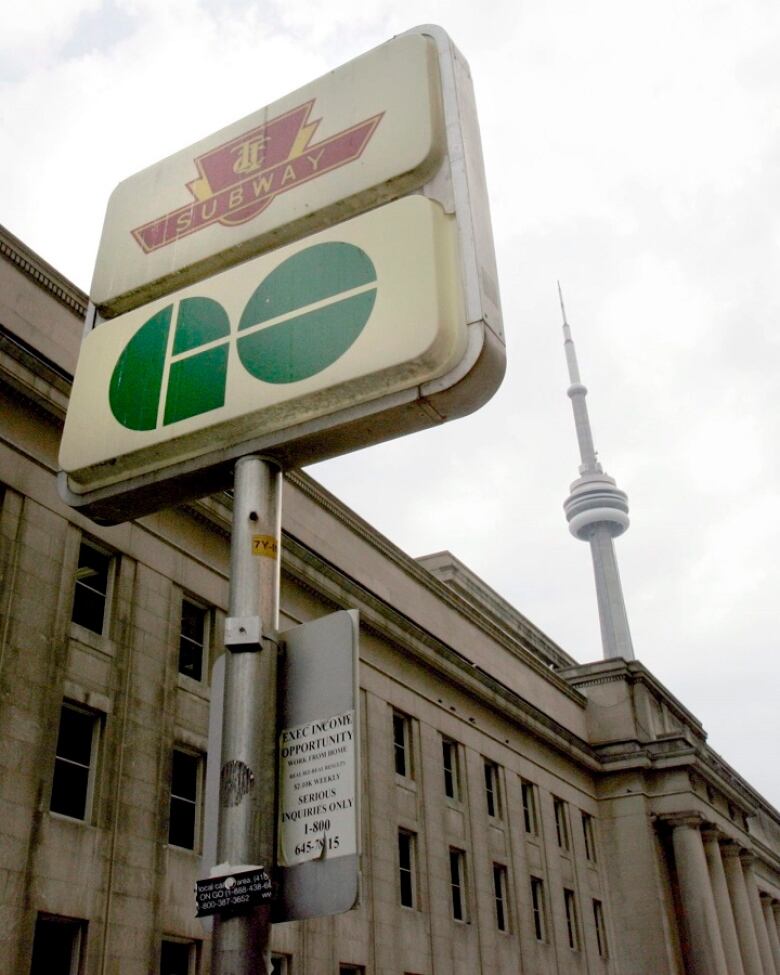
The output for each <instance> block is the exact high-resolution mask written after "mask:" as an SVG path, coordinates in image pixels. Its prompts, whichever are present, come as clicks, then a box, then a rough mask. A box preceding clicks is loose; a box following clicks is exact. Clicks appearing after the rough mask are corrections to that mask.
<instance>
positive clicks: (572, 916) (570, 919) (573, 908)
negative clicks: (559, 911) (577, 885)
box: [563, 888, 580, 951]
mask: <svg viewBox="0 0 780 975" xmlns="http://www.w3.org/2000/svg"><path fill="white" fill-rule="evenodd" d="M563 906H564V908H565V910H566V934H567V936H568V938H569V947H570V948H571V949H572V951H577V950H578V949H579V947H580V937H579V931H578V929H577V902H576V900H575V898H574V891H573V890H566V889H565V888H564V891H563Z"/></svg>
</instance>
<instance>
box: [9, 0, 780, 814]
mask: <svg viewBox="0 0 780 975" xmlns="http://www.w3.org/2000/svg"><path fill="white" fill-rule="evenodd" d="M3 20H4V29H3V32H2V35H1V36H0V137H1V138H2V147H3V152H2V157H0V175H1V176H2V180H0V222H2V223H4V224H5V225H6V226H7V227H8V228H9V229H10V230H11V231H12V232H13V233H15V234H17V236H19V237H21V238H22V239H23V240H24V241H25V242H26V243H28V244H29V245H30V246H31V247H33V248H34V249H35V250H37V251H38V252H39V253H40V254H41V255H42V256H43V257H44V258H45V259H47V260H48V261H50V262H51V263H52V264H54V265H55V266H56V267H57V268H58V269H60V270H61V271H63V272H64V273H65V274H67V275H68V276H70V277H71V278H72V279H73V280H74V281H75V283H76V284H78V285H80V286H81V287H83V288H85V289H87V288H88V286H89V281H90V277H91V267H92V262H93V260H94V256H95V251H96V248H97V241H98V237H99V233H100V228H101V224H102V219H103V212H104V208H105V203H106V199H107V197H108V194H109V193H110V192H111V190H112V189H113V187H114V185H115V184H116V183H117V182H118V181H119V180H120V179H123V178H124V177H126V176H127V175H129V174H130V173H132V172H135V171H136V170H138V169H140V168H142V167H144V166H146V165H149V164H150V163H152V162H154V161H156V160H157V159H159V158H161V157H163V156H164V155H166V154H168V153H170V152H172V151H174V150H176V149H178V148H180V147H182V146H184V145H187V144H189V143H190V142H193V141H195V140H196V139H198V138H200V137H202V136H204V135H206V134H208V133H209V132H211V131H213V130H214V129H216V128H219V127H221V126H222V125H224V124H226V123H228V122H230V121H232V120H234V119H236V118H239V117H241V116H242V115H244V114H247V113H248V112H250V111H252V110H254V109H256V108H258V107H259V106H261V105H263V104H265V103H267V102H270V101H272V100H273V99H274V98H276V97H279V96H280V95H282V94H284V93H285V92H287V91H289V90H292V89H294V88H295V87H297V86H299V85H301V84H303V83H304V82H306V81H308V80H310V79H312V78H314V77H316V76H317V75H319V74H321V73H323V72H324V71H326V70H328V69H330V68H332V67H335V66H336V65H338V64H339V63H341V62H343V61H345V60H348V59H349V58H351V57H353V56H355V55H357V54H359V53H361V52H362V51H364V50H366V49H367V48H369V47H372V46H374V45H376V44H378V43H381V42H382V41H384V40H386V39H387V38H389V37H390V36H391V35H392V34H393V33H395V32H398V31H401V30H405V29H407V28H409V27H411V26H414V25H415V24H418V23H425V22H431V21H432V22H436V23H440V24H441V25H442V26H444V27H445V28H446V29H447V30H448V31H449V32H450V34H451V36H452V38H453V40H454V41H455V43H456V44H457V45H458V46H459V47H460V48H461V50H462V51H463V53H464V54H465V56H466V57H467V59H468V60H469V62H470V64H471V68H472V73H473V76H474V82H475V88H476V94H477V103H478V107H479V112H480V119H481V125H482V132H483V142H484V150H485V160H486V166H487V173H488V185H489V190H490V195H491V201H492V212H493V224H494V231H495V237H496V249H497V256H498V263H499V273H500V285H501V291H502V299H503V306H504V316H505V326H506V332H507V341H508V352H509V369H508V374H507V379H506V381H505V384H504V386H503V387H502V389H501V390H500V391H499V393H498V394H497V395H496V397H495V398H494V400H493V401H492V402H491V403H490V404H489V405H488V406H487V407H485V408H484V409H483V410H482V411H481V412H480V413H478V414H476V415H475V416H473V417H470V418H468V419H465V420H461V421H458V422H456V423H453V424H451V425H450V426H448V427H445V428H443V429H441V430H437V431H431V432H428V433H426V434H421V435H418V436H414V437H408V438H405V439H404V440H402V441H398V442H396V443H393V444H388V445H385V446H382V447H375V448H371V449H368V450H366V451H362V452H360V453H358V454H355V455H352V456H350V457H346V458H342V459H340V460H337V461H332V462H330V463H328V464H325V465H319V466H318V467H316V468H315V469H313V471H312V473H313V474H314V475H315V476H316V477H318V478H319V479H320V480H322V481H323V483H324V484H325V485H326V486H327V487H329V488H330V489H331V490H333V491H334V492H335V493H336V494H338V495H339V496H341V497H342V498H344V500H345V501H346V502H347V503H348V504H350V505H351V506H353V507H354V508H355V509H356V510H357V511H358V512H359V513H360V514H361V515H363V516H364V517H366V518H367V519H368V520H369V521H371V522H372V523H373V524H375V525H376V526H377V527H378V528H379V529H380V530H381V531H383V532H384V533H385V534H387V535H388V536H389V537H390V538H391V539H393V541H395V542H396V543H397V544H399V545H400V546H401V547H402V548H404V549H405V550H406V551H408V552H410V553H411V554H413V555H420V554H424V553H427V552H430V551H435V550H438V549H442V548H449V549H451V550H452V551H453V552H454V553H455V554H456V555H457V556H458V557H459V558H461V559H462V560H463V561H464V562H466V563H467V564H468V565H469V566H470V567H472V568H473V569H474V570H475V571H476V572H478V573H479V574H480V575H481V576H483V578H484V579H485V580H486V581H487V582H488V583H489V584H491V585H492V586H494V587H495V588H496V589H497V590H498V591H499V592H500V593H501V594H502V595H503V596H505V597H506V598H508V599H509V600H510V601H512V602H513V603H514V604H515V605H516V606H517V607H518V608H519V609H520V610H521V611H522V612H524V613H525V614H526V615H527V616H528V617H530V618H531V619H532V620H533V621H534V622H536V623H537V624H538V625H540V626H541V627H542V628H543V629H544V630H545V631H546V632H548V633H549V635H550V636H551V637H552V638H553V639H555V640H557V641H558V642H559V643H560V644H561V645H562V646H563V647H565V648H566V649H567V650H568V651H569V652H570V653H572V654H573V655H574V656H575V657H577V658H578V659H580V660H583V661H584V660H591V659H595V658H597V657H598V656H599V655H600V647H599V638H598V623H597V617H596V607H595V598H594V590H593V581H592V576H591V567H590V557H589V553H588V549H587V546H585V545H583V544H582V543H580V542H576V541H575V540H574V539H573V538H572V537H571V536H570V535H569V534H568V531H567V529H566V525H565V520H564V516H563V512H562V509H561V503H562V501H563V499H564V497H565V496H566V494H567V489H568V484H569V482H570V481H571V480H573V479H574V477H575V476H576V473H577V454H576V442H575V439H574V431H573V424H572V420H571V415H570V407H569V402H568V400H567V398H566V396H565V394H564V390H565V387H566V382H567V380H566V370H565V362H564V357H563V351H562V346H561V334H560V316H559V310H558V306H557V295H556V291H555V281H556V279H557V278H560V279H561V281H562V284H563V288H564V295H565V298H566V304H567V310H568V312H569V319H570V321H571V324H572V328H573V332H574V338H575V341H576V343H577V349H578V354H579V357H580V366H581V371H582V374H583V379H584V381H585V383H586V384H587V385H588V387H589V389H590V396H589V406H590V410H591V417H592V421H593V425H594V432H595V440H596V446H597V448H598V449H599V451H600V454H601V459H602V462H603V463H604V466H605V468H606V470H607V471H608V472H609V473H610V474H612V475H613V476H614V477H615V478H616V479H617V481H618V484H619V486H620V487H622V488H623V489H624V490H626V491H627V492H628V494H629V501H630V505H631V516H632V527H631V528H630V530H629V532H628V533H627V535H625V536H624V537H623V538H621V539H620V540H619V541H618V543H617V546H618V554H619V559H620V564H621V570H622V574H623V582H624V589H625V595H626V602H627V606H628V612H629V618H630V621H631V626H632V631H633V638H634V645H635V649H636V652H637V656H638V657H639V659H641V660H642V661H643V662H644V663H645V664H646V665H647V666H648V667H650V669H651V670H653V671H654V672H655V673H656V675H657V676H658V677H659V678H660V679H661V680H662V681H663V682H664V683H666V684H667V686H668V687H669V688H670V689H671V690H672V691H673V692H674V693H675V694H677V695H678V696H679V697H680V698H681V699H682V701H683V702H684V703H685V704H686V705H687V706H688V707H689V708H690V709H691V710H692V711H693V712H694V713H695V714H696V715H697V716H698V717H699V718H700V719H701V720H702V721H703V723H704V725H705V727H706V728H707V729H708V731H709V733H710V742H711V744H712V745H713V747H714V748H716V749H717V750H718V751H719V752H720V753H721V754H722V755H723V757H724V758H725V759H726V760H727V761H728V762H730V763H731V764H733V765H734V766H735V767H736V768H737V769H738V770H739V771H740V772H741V773H742V774H743V775H745V776H746V777H747V778H748V780H749V781H751V782H752V783H753V784H754V785H755V786H756V787H757V788H758V789H760V790H761V791H763V792H764V793H765V795H766V796H767V798H768V799H769V800H770V801H772V800H773V801H774V802H775V803H776V804H777V803H778V802H780V798H779V797H780V773H778V765H779V763H778V762H777V758H776V753H777V744H776V742H777V737H778V719H777V705H776V699H777V693H778V683H779V681H778V678H779V677H780V664H779V663H778V660H779V659H780V658H779V656H778V651H777V644H778V635H777V634H778V629H780V626H779V624H780V619H779V618H778V617H779V616H780V614H779V613H778V608H777V607H778V596H777V571H776V564H775V553H776V552H777V550H778V542H780V503H779V502H780V499H779V498H778V490H777V484H778V446H777V445H778V440H779V436H780V423H779V422H778V411H777V407H776V405H775V395H776V387H777V377H778V375H779V374H780V370H779V368H778V367H779V366H780V339H779V338H778V334H779V333H778V330H777V327H776V322H777V319H778V312H779V311H780V307H779V304H780V303H779V301H778V293H777V287H776V280H777V270H776V269H777V265H778V256H780V254H779V251H780V220H779V219H778V212H779V208H778V181H777V175H776V174H777V165H778V159H780V134H779V130H778V125H777V119H778V116H779V114H780V113H778V109H779V108H780V105H779V104H778V102H780V94H779V93H780V67H779V66H778V60H777V56H776V52H777V50H778V41H779V40H780V37H779V35H780V8H778V7H777V5H776V4H775V3H772V2H759V0H741V2H740V3H725V2H721V3H719V2H709V0H701V2H694V0H682V2H680V0H660V2H656V3H653V4H649V3H639V2H635V0H615V2H607V0H594V2H592V3H582V2H580V0H572V2H565V0H528V2H525V3H523V2H516V0H515V2H503V0H493V2H490V3H487V4H473V3H466V2H460V0H452V2H448V3H447V2H442V0H438V2H430V3H424V4H423V3H417V2H414V0H409V2H405V3H395V4H390V3H388V2H387V0H384V2H379V0H361V2H359V3H358V2H347V0H331V2H329V3H328V4H327V5H323V4H322V3H314V2H310V0H303V2H296V3H251V2H240V0H222V2H205V0H204V2H200V3H199V2H197V0H171V2H166V3H161V2H160V0H114V2H99V0H32V2H29V0H28V2H27V3H25V4H24V5H12V6H10V7H9V8H8V9H7V10H5V11H4V14H3Z"/></svg>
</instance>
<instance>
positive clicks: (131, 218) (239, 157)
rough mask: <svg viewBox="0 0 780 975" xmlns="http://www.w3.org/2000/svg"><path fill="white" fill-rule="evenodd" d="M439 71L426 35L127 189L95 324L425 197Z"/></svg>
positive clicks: (437, 160) (197, 147)
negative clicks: (399, 201)
mask: <svg viewBox="0 0 780 975" xmlns="http://www.w3.org/2000/svg"><path fill="white" fill-rule="evenodd" d="M437 61H438V56H437V52H436V44H435V42H434V40H433V39H432V38H431V37H426V36H425V35H423V34H407V35H404V36H401V37H396V38H394V39H393V40H391V41H388V43H386V44H383V45H382V46H381V47H378V48H375V49H374V50H372V51H369V52H368V53H367V54H364V55H362V56H361V57H359V58H356V59H355V60H354V61H350V62H349V63H348V64H344V65H342V66H341V67H339V68H337V69H336V70H335V71H331V72H329V73H328V74H326V75H325V76H324V77H322V78H319V79H317V80H316V81H313V82H311V84H309V85H306V87H304V88H300V89H298V91H295V92H292V93H291V94H289V95H287V96H285V97H284V98H282V99H280V100H279V101H278V102H274V103H273V104H271V105H267V106H266V107H265V108H261V109H260V110H259V111H257V112H255V113H253V114H252V115H249V116H247V117H246V118H243V119H241V120H240V121H238V122H234V123H233V124H232V125H228V126H227V127H226V128H224V129H220V130H219V131H218V132H215V133H213V134H212V135H210V136H208V137H207V138H205V139H203V140H202V141H201V142H198V143H196V144H194V145H192V146H189V147H187V148H186V149H182V150H180V151H179V152H177V153H176V154H175V155H173V156H170V157H169V158H167V159H164V160H163V161H162V162H159V163H156V164H155V165H154V166H151V167H149V169H145V170H143V171H142V172H140V173H136V174H135V175H134V176H130V177H129V178H128V179H126V180H125V181H124V182H122V183H120V184H119V186H117V188H116V189H115V190H114V192H113V194H112V196H111V199H110V200H109V204H108V209H107V211H106V219H105V224H104V227H103V236H102V239H101V242H100V249H99V251H98V256H97V261H96V264H95V273H94V277H93V280H92V287H91V289H90V298H91V299H92V301H93V302H94V303H95V305H96V306H97V308H98V309H99V311H100V312H101V314H103V315H105V316H106V317H113V316H115V315H117V314H119V313H121V312H124V311H127V310H129V309H130V308H134V307H137V306H138V305H140V304H144V303H145V302H147V301H149V300H151V299H152V298H154V297H156V296H157V295H159V294H163V293H165V292H166V291H171V290H173V289H174V288H177V287H181V285H182V284H184V283H187V282H188V281H192V280H194V279H195V278H203V277H205V276H208V275H210V274H213V273H215V272H216V271H219V270H221V269H223V268H225V267H228V266H230V265H231V264H235V263H236V262H237V261H239V260H245V259H246V258H247V257H251V256H252V255H254V254H258V253H260V252H261V251H263V250H268V249H269V248H272V247H277V246H278V245H279V244H280V243H284V242H286V241H289V240H294V239H295V238H296V237H303V236H306V235H308V234H311V233H313V232H315V231H317V230H320V229H322V227H325V226H328V225H330V224H332V223H335V222H337V221H339V220H343V219H345V218H346V217H349V216H353V215H355V214H356V213H359V212H361V211H362V210H366V209H368V208H370V207H373V206H376V205H377V203H381V202H383V201H387V200H390V199H392V198H394V197H398V196H402V195H404V194H406V193H409V192H410V191H412V190H414V189H415V188H416V187H418V186H421V185H422V184H423V183H424V182H425V181H426V180H427V179H429V178H430V177H431V176H432V175H433V173H434V172H435V171H436V170H437V169H438V168H439V166H440V165H441V163H442V161H443V159H444V157H445V153H446V138H445V134H444V120H443V112H442V107H441V92H440V81H439V70H438V63H437ZM259 77H262V71H261V72H259ZM267 80H268V81H272V79H267Z"/></svg>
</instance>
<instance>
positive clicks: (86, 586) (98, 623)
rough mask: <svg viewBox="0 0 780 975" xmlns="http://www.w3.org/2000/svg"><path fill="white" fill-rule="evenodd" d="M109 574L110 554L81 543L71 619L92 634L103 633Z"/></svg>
mask: <svg viewBox="0 0 780 975" xmlns="http://www.w3.org/2000/svg"><path fill="white" fill-rule="evenodd" d="M110 574H111V556H110V555H106V553H105V552H101V551H100V550H99V549H96V548H94V547H93V546H92V545H87V543H86V542H82V543H81V547H80V548H79V564H78V568H77V569H76V585H75V590H74V593H73V614H72V616H71V619H72V620H73V622H74V623H78V625H79V626H83V627H85V629H87V630H92V632H93V633H102V632H103V626H104V624H105V617H106V603H107V602H108V583H109V579H110Z"/></svg>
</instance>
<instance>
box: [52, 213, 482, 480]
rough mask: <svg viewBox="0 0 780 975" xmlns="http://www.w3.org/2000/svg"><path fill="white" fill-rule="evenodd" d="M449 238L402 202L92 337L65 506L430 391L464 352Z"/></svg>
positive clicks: (69, 428) (82, 369)
mask: <svg viewBox="0 0 780 975" xmlns="http://www.w3.org/2000/svg"><path fill="white" fill-rule="evenodd" d="M454 234H455V226H454V221H453V218H452V217H449V216H447V214H445V213H444V212H443V211H442V209H441V207H440V206H438V204H436V203H434V202H432V201H431V200H427V199H425V198H424V197H421V196H410V197H406V198H404V199H402V200H398V201H396V202H395V203H391V204H388V205H387V206H385V207H381V208H380V209H378V210H372V211H371V212H369V213H365V214H362V215H361V216H359V217H355V218H354V219H352V220H349V221H347V222H346V223H343V224H339V225H338V226H337V227H332V228H330V229H328V230H324V231H321V232H320V233H318V234H314V235H313V236H311V237H307V238H306V239H305V240H303V241H297V242H296V243H294V244H289V245H287V246H286V247H282V248H279V249H278V250H276V251H273V252H272V253H270V254H265V255H263V256H261V257H257V258H255V259H254V260H252V261H248V262H246V263H245V264H241V265H239V266H238V267H235V268H231V269H229V270H227V271H223V272H222V273H221V274H218V275H215V276H214V277H212V278H209V279H208V280H206V281H200V282H198V283H197V284H193V285H190V286H189V287H188V288H185V289H183V290H181V291H178V292H176V293H175V294H174V295H169V296H166V297H165V298H158V299H157V300H156V301H153V302H150V303H149V304H147V305H144V306H142V307H141V308H137V309H135V310H134V311H132V312H128V313H127V314H126V315H122V316H120V317H119V318H117V319H115V320H114V321H112V322H111V323H110V324H106V325H103V326H100V327H99V328H96V329H94V330H93V331H92V332H90V333H89V334H88V335H87V336H86V337H85V339H84V342H83V343H82V348H81V354H80V358H79V369H78V373H77V376H76V379H75V382H74V385H73V391H72V394H71V401H70V406H69V409H68V416H67V420H66V423H65V430H64V433H63V437H62V443H61V448H60V463H61V465H62V467H63V469H64V470H65V471H66V472H67V474H68V478H69V484H70V488H71V490H72V491H73V492H74V493H82V492H83V491H84V490H90V489H95V488H101V487H105V486H106V485H110V484H115V483H117V481H120V480H124V479H126V478H128V477H132V476H133V475H138V474H143V473H144V472H145V471H147V470H149V469H150V468H156V469H158V470H160V469H163V468H164V467H165V466H171V465H173V464H175V463H177V462H182V461H187V460H192V459H193V458H197V457H199V456H200V455H202V454H204V453H208V451H209V450H213V446H214V444H215V443H220V444H226V445H227V444H232V445H234V451H235V452H236V454H237V455H238V456H241V455H243V454H246V453H252V452H255V451H256V450H258V449H259V450H263V449H265V448H267V447H269V446H271V445H273V444H274V443H275V442H276V440H277V434H278V432H279V431H282V430H289V429H290V428H291V427H295V426H297V425H299V424H301V423H304V422H306V421H309V420H311V419H312V418H316V417H318V416H320V415H322V414H323V413H332V412H333V411H335V410H338V409H340V408H348V407H353V406H356V405H358V404H360V403H365V402H369V401H372V400H376V399H378V398H380V397H382V396H384V395H387V394H392V393H395V392H398V391H399V390H401V389H404V388H406V387H408V386H409V385H420V384H423V383H426V382H429V381H431V380H433V379H435V378H437V377H438V376H441V375H443V374H444V373H446V372H447V371H449V370H450V369H451V368H452V367H453V366H454V365H455V364H456V363H457V362H458V361H460V359H461V358H462V356H463V354H464V351H465V349H466V345H467V329H466V325H465V322H464V320H463V310H462V306H461V303H460V299H461V293H460V289H459V287H458V268H457V254H456V243H455V236H454Z"/></svg>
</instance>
